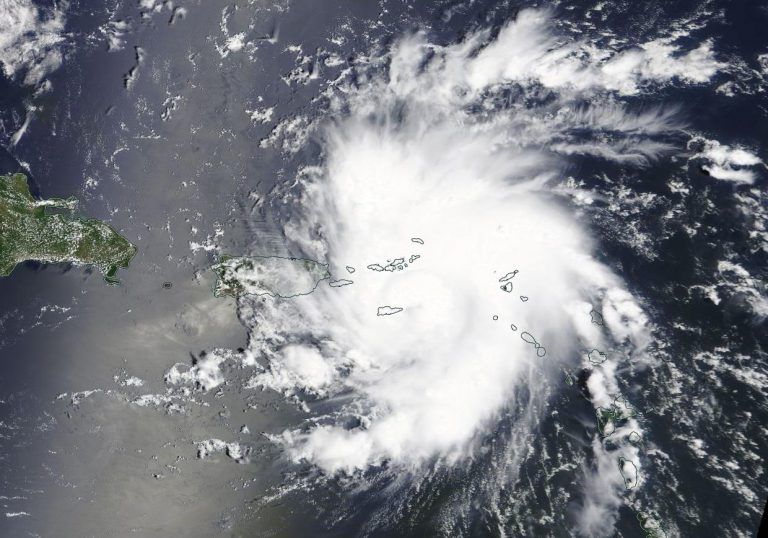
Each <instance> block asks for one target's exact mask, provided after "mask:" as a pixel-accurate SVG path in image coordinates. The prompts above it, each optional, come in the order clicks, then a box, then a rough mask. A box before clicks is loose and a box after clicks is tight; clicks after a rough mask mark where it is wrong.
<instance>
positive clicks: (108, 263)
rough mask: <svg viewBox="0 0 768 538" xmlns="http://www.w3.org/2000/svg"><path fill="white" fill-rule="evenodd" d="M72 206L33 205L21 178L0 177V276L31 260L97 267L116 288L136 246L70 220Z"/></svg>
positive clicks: (107, 230) (92, 224)
mask: <svg viewBox="0 0 768 538" xmlns="http://www.w3.org/2000/svg"><path fill="white" fill-rule="evenodd" d="M76 206H77V200H75V199H74V198H67V199H60V198H52V199H50V200H35V199H34V198H33V197H32V194H31V193H30V191H29V185H28V184H27V177H26V176H25V175H24V174H12V175H6V176H3V175H0V276H8V275H10V274H11V272H12V271H13V269H14V268H15V267H16V265H17V264H18V263H21V262H24V261H30V260H34V261H40V262H46V263H62V262H66V263H73V264H75V265H91V266H95V267H98V268H99V270H100V271H101V272H102V273H103V275H104V280H106V281H107V283H109V284H116V283H118V282H119V281H118V280H117V278H116V274H117V270H118V269H119V268H121V267H128V264H129V263H130V261H131V259H133V256H134V255H135V254H136V247H135V246H133V245H132V244H131V243H130V242H129V241H128V240H127V239H125V238H124V237H123V236H121V235H120V234H119V233H117V232H116V231H115V230H114V229H113V228H112V227H111V226H109V225H108V224H106V223H104V222H102V221H100V220H96V219H88V218H81V217H77V216H74V215H73V214H72V212H73V210H74V209H75V207H76Z"/></svg>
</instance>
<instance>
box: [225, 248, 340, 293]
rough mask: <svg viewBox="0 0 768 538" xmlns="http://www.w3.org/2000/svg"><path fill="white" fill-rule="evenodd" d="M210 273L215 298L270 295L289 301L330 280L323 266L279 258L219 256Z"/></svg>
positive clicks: (295, 259) (310, 262)
mask: <svg viewBox="0 0 768 538" xmlns="http://www.w3.org/2000/svg"><path fill="white" fill-rule="evenodd" d="M212 269H213V271H214V273H216V277H217V279H216V284H215V286H214V288H213V294H214V295H215V296H216V297H221V296H222V295H230V296H232V297H239V296H241V295H269V296H271V297H280V298H283V299H288V298H291V297H296V296H298V295H306V294H308V293H312V292H313V291H314V290H315V288H317V285H318V284H319V283H320V281H321V280H326V279H328V278H330V277H331V274H330V273H329V272H328V266H327V265H326V264H323V263H319V262H316V261H313V260H306V259H303V258H284V257H281V256H250V257H230V256H222V257H221V259H220V260H219V263H217V264H216V265H214V266H213V267H212Z"/></svg>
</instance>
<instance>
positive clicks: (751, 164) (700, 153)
mask: <svg viewBox="0 0 768 538" xmlns="http://www.w3.org/2000/svg"><path fill="white" fill-rule="evenodd" d="M688 148H689V149H690V150H692V151H694V152H695V153H694V155H693V157H692V159H697V160H702V161H704V163H705V164H703V165H702V169H703V170H704V171H706V172H707V173H708V174H709V175H710V176H712V177H714V178H715V179H721V180H723V181H733V182H735V183H747V184H752V183H754V182H755V179H756V178H757V173H756V168H757V167H762V168H765V163H763V161H762V160H761V159H760V158H759V157H758V156H757V155H755V154H754V153H752V152H751V151H748V150H746V149H744V148H740V147H732V146H728V145H725V144H721V143H720V142H718V141H717V140H707V139H706V138H703V137H699V136H697V137H694V138H693V139H691V141H690V142H688Z"/></svg>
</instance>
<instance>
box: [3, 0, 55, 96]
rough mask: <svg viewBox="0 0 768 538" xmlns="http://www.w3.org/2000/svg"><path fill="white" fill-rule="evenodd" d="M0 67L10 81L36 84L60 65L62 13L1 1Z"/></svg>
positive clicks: (25, 0) (26, 0)
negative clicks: (20, 77)
mask: <svg viewBox="0 0 768 538" xmlns="http://www.w3.org/2000/svg"><path fill="white" fill-rule="evenodd" d="M0 21H2V25H0V65H2V69H3V74H4V75H5V76H7V77H9V78H12V77H16V76H17V75H23V76H24V83H25V84H28V85H36V84H38V83H39V82H41V81H42V80H43V78H44V77H45V76H46V75H47V74H48V73H50V72H51V71H53V70H55V69H57V68H58V67H59V66H60V65H61V61H62V55H61V50H60V46H61V44H62V42H63V41H64V37H63V36H62V33H63V31H64V12H63V10H61V9H54V10H52V11H43V10H41V9H39V8H38V7H37V6H35V5H34V4H33V3H32V1H31V0H0Z"/></svg>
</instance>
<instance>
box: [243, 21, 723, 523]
mask: <svg viewBox="0 0 768 538" xmlns="http://www.w3.org/2000/svg"><path fill="white" fill-rule="evenodd" d="M551 22H552V21H551V20H550V15H549V13H548V12H546V11H535V10H528V11H523V12H521V13H520V14H519V16H518V17H517V19H516V20H514V21H512V22H511V23H509V24H508V25H507V26H505V27H504V28H503V29H502V30H501V31H500V33H499V34H498V36H497V37H496V38H493V39H492V38H491V36H490V34H489V33H488V32H478V33H475V34H471V35H469V36H468V37H467V38H466V39H465V40H464V41H463V42H461V43H458V44H454V45H449V46H436V45H433V44H430V43H429V42H428V41H427V40H426V38H425V36H424V35H422V34H418V33H417V34H412V35H409V36H406V37H404V38H403V39H401V40H400V41H398V42H397V43H395V44H394V45H393V46H392V48H391V50H390V51H389V52H388V54H387V56H386V57H385V58H382V59H378V60H376V61H371V65H382V64H383V65H386V69H384V70H383V71H382V70H380V69H369V70H366V69H365V68H361V69H360V70H359V72H358V73H357V78H356V81H355V83H354V84H353V85H349V86H345V87H340V88H337V89H338V90H340V91H338V92H337V93H336V94H335V95H336V97H335V98H334V99H335V101H334V105H333V106H335V108H334V111H335V112H337V114H336V115H335V117H336V119H335V121H334V122H333V123H331V124H329V125H326V126H325V128H324V130H323V132H322V134H321V142H322V144H323V155H324V163H323V166H321V167H308V168H305V169H303V170H302V171H301V173H300V174H299V175H298V177H297V179H296V182H295V183H294V184H292V185H290V186H289V187H287V188H286V190H284V191H279V192H277V193H275V194H274V196H273V200H272V202H273V206H272V207H273V208H275V211H276V213H277V212H280V214H282V215H283V216H282V217H279V218H280V220H281V222H282V224H283V227H284V231H285V234H286V236H287V237H288V239H289V240H291V241H292V242H293V244H294V246H295V247H296V248H297V249H298V250H299V251H301V252H302V253H303V254H306V255H307V256H309V257H312V258H314V259H317V260H320V261H322V262H323V263H328V264H329V268H330V271H331V274H332V275H333V277H332V281H335V279H341V278H342V277H349V278H350V279H352V280H351V281H346V282H345V283H346V284H347V285H344V286H342V287H333V286H328V285H325V284H323V285H321V286H320V287H319V288H318V289H317V290H315V291H314V292H313V293H312V294H309V295H306V296H301V297H296V298H293V299H291V300H290V301H270V300H267V301H252V302H250V303H248V302H247V301H246V302H245V303H246V304H244V305H242V306H241V314H242V315H243V316H244V317H245V318H246V319H247V320H248V321H249V323H251V324H252V325H253V327H254V329H253V331H252V333H251V351H252V352H253V353H254V354H255V355H257V356H259V355H260V356H262V357H265V358H266V359H267V361H268V365H267V367H266V368H265V370H264V371H263V372H261V373H259V374H257V375H256V376H254V377H253V378H252V380H251V383H250V386H251V387H254V388H255V387H269V388H273V389H274V390H277V391H279V392H281V393H283V394H285V395H286V396H289V397H291V398H294V399H296V400H297V401H299V402H301V405H302V406H303V407H304V408H305V409H307V410H309V409H310V407H309V406H307V405H306V403H307V402H311V401H313V400H317V399H323V400H324V401H325V402H327V403H329V404H334V405H335V408H336V410H335V411H333V412H330V413H328V414H323V415H322V416H317V417H315V418H314V419H313V420H312V421H310V422H308V424H307V425H306V427H304V428H301V429H298V430H290V431H285V432H282V433H281V434H279V435H275V436H273V439H275V440H276V441H278V442H280V443H281V444H283V446H284V448H285V450H286V452H287V454H288V455H289V456H290V457H291V458H292V459H293V460H295V461H297V462H299V461H306V462H309V463H311V464H313V465H315V466H317V467H318V468H319V469H321V470H322V471H324V472H325V473H328V474H331V475H333V474H339V473H344V474H355V473H357V472H358V471H365V470H367V469H370V468H371V467H390V468H392V467H395V468H406V469H409V470H411V471H414V472H415V471H416V470H417V469H420V468H422V467H423V466H424V465H425V464H428V463H430V462H434V461H440V462H442V463H446V464H451V463H453V462H457V461H462V460H463V458H465V457H467V456H469V455H470V454H472V453H473V450H474V449H475V447H476V441H478V440H479V438H480V437H481V436H482V435H483V433H484V432H486V431H488V427H489V426H492V425H493V424H494V421H497V420H498V417H499V416H500V414H501V413H502V412H503V410H504V409H505V406H507V405H509V403H510V402H511V401H514V399H515V397H516V395H519V394H522V393H521V390H523V389H525V391H526V392H525V393H526V394H528V395H529V396H527V398H528V400H527V403H525V404H523V405H529V406H530V409H528V410H527V411H524V412H523V416H525V417H527V418H526V419H525V420H521V421H520V422H519V424H516V425H515V426H514V427H515V428H518V430H519V432H518V433H519V434H520V435H517V434H514V435H512V436H511V439H518V440H519V442H518V441H516V442H515V443H518V444H515V443H513V442H512V441H510V443H511V445H514V446H510V447H509V454H510V456H509V457H508V458H506V461H505V462H504V464H503V465H511V463H510V462H515V461H518V462H519V461H520V458H521V455H522V454H523V453H525V450H526V448H525V446H524V444H525V443H524V441H523V440H524V439H525V438H526V433H527V432H530V430H531V429H532V428H534V427H535V424H536V422H537V420H538V419H537V413H538V412H541V410H542V409H544V408H545V407H546V400H547V398H548V397H549V392H548V389H547V386H548V382H546V381H544V380H545V379H547V378H548V376H550V375H552V373H553V372H554V371H557V368H556V367H557V366H561V365H571V366H576V367H578V366H579V365H581V364H583V365H584V366H586V367H589V368H590V369H591V372H592V373H591V376H590V377H589V380H588V388H589V391H590V397H591V398H592V402H593V404H594V406H595V408H596V409H598V410H600V409H604V410H608V411H606V412H610V413H612V415H611V416H613V417H614V418H615V420H616V422H619V421H621V425H620V426H619V425H613V428H614V429H615V431H613V433H612V434H611V435H612V445H611V448H610V449H609V448H606V447H605V446H604V445H603V443H601V441H600V439H599V438H596V440H595V443H594V450H595V453H596V461H598V463H599V465H597V468H596V469H594V470H593V471H594V472H592V473H590V476H591V478H590V479H589V480H587V484H586V492H585V498H584V504H583V510H581V513H580V516H579V525H580V529H581V531H582V532H583V533H584V534H586V535H596V534H606V533H610V530H611V528H612V525H613V521H614V519H615V511H616V507H617V506H618V504H619V502H620V501H619V498H618V496H617V493H618V492H619V491H620V490H621V489H622V488H625V487H627V484H626V482H625V479H623V478H622V475H621V472H620V471H621V470H620V469H619V466H618V464H617V461H618V458H619V457H621V458H624V460H623V461H625V465H624V467H626V468H627V469H629V468H632V469H634V470H636V471H637V470H640V469H641V459H640V456H639V451H638V449H637V448H636V447H635V446H634V445H633V444H632V443H630V442H628V439H629V438H630V435H634V436H635V437H639V436H640V435H641V434H642V429H641V428H640V426H639V424H638V423H637V421H636V420H635V419H634V418H633V417H632V416H631V415H630V414H628V413H627V414H622V413H624V412H625V411H626V406H625V405H624V404H623V403H619V402H624V400H621V399H620V398H621V392H620V389H619V385H618V383H617V380H616V371H617V369H618V368H619V362H620V361H621V360H622V359H621V357H622V356H625V357H626V354H634V355H636V356H637V357H639V358H642V356H643V352H644V350H645V348H646V346H647V345H648V343H649V341H650V336H649V327H648V325H649V321H648V319H647V317H646V316H645V314H644V313H643V310H642V308H641V307H640V305H639V303H638V301H637V300H636V299H635V298H634V297H633V296H632V294H631V293H630V292H629V291H627V290H626V289H625V288H624V286H623V283H622V281H621V279H620V278H619V277H618V276H617V275H615V274H614V273H613V272H612V271H611V270H610V269H609V268H608V267H607V266H606V265H604V264H603V263H601V262H599V261H597V260H596V259H595V257H594V255H593V250H594V248H593V245H592V241H591V239H590V236H589V234H588V232H587V231H586V230H584V229H583V228H582V227H581V226H580V224H579V223H578V222H577V221H576V220H575V219H574V217H573V216H572V215H570V214H569V212H568V211H567V210H566V209H565V206H564V205H563V204H561V203H559V201H558V199H557V198H556V196H557V195H556V194H555V190H553V189H551V188H550V187H551V186H554V185H555V184H557V183H559V182H560V180H561V173H562V169H563V166H564V164H565V163H566V160H567V158H568V157H569V156H571V155H575V154H578V155H589V156H592V157H595V158H599V159H607V160H611V161H615V162H619V163H629V164H635V165H643V164H645V163H647V162H648V161H650V160H653V159H655V158H656V157H658V156H659V155H660V154H661V153H664V152H668V151H670V150H672V149H673V146H672V145H671V144H670V142H669V141H668V140H669V135H670V133H674V132H676V131H677V130H678V129H679V128H680V122H679V121H678V119H676V117H677V113H676V110H675V109H674V108H664V107H656V108H646V109H639V110H636V111H633V110H630V109H628V108H627V107H626V106H625V105H624V104H622V102H621V100H620V96H621V95H628V94H635V93H638V92H640V91H641V89H642V88H644V87H645V86H646V85H652V84H663V83H669V82H674V81H677V82H680V83H700V82H704V81H706V80H708V79H709V78H710V77H711V76H712V75H713V74H714V73H715V71H716V70H717V68H718V65H719V64H718V63H717V62H716V61H715V60H714V58H713V56H712V53H711V51H710V49H709V46H708V45H707V44H704V45H701V46H699V47H697V48H694V49H693V50H691V51H688V52H681V51H679V50H678V49H677V48H676V47H675V46H674V45H673V44H672V43H671V42H670V41H664V40H659V41H655V42H651V43H646V44H644V45H643V46H641V47H639V48H638V49H632V50H627V51H621V52H617V51H612V50H604V51H603V50H597V49H596V48H595V47H590V46H588V45H586V44H585V43H582V42H571V41H569V40H568V39H566V38H564V37H563V36H559V35H556V33H555V32H554V31H553V28H555V25H553V24H551ZM505 88H506V89H510V88H514V91H516V92H518V93H517V95H519V97H518V98H514V97H513V98H511V99H510V98H509V94H506V95H502V92H501V91H497V90H503V89H505ZM542 92H543V93H542ZM332 93H333V92H331V94H332ZM513 95H516V94H514V93H513ZM586 97H589V98H588V99H585V98H586ZM296 121H298V120H296ZM285 207H292V208H293V211H292V212H290V214H288V215H286V214H285V213H284V212H282V211H283V210H282V209H280V208H285ZM593 309H595V310H596V311H597V312H599V313H601V314H602V317H601V320H602V321H601V323H599V324H598V323H595V322H594V320H593V319H591V314H590V312H591V311H592V310H593ZM593 348H600V349H608V348H612V349H621V350H623V353H624V355H622V354H621V353H611V354H610V355H609V356H608V355H606V357H608V358H607V359H606V360H605V361H604V362H602V363H599V364H595V363H590V361H589V358H588V354H587V353H583V352H582V350H583V349H593ZM598 362H599V361H598ZM552 382H553V383H560V382H561V381H560V380H559V379H558V380H553V381H552ZM542 404H543V405H542ZM323 408H326V409H327V407H326V404H325V403H324V405H323ZM534 409H538V411H534ZM611 424H612V423H611ZM630 464H631V466H630ZM499 472H500V473H501V472H502V471H499ZM638 476H639V475H638ZM495 480H497V479H496V478H494V479H493V480H490V481H489V484H490V483H495ZM635 482H640V483H641V482H642V480H641V479H639V478H636V479H635ZM634 485H635V486H636V485H637V484H634ZM494 495H495V493H494Z"/></svg>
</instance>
